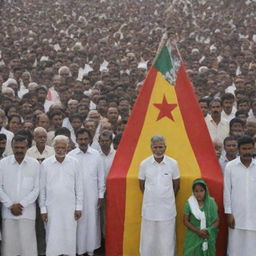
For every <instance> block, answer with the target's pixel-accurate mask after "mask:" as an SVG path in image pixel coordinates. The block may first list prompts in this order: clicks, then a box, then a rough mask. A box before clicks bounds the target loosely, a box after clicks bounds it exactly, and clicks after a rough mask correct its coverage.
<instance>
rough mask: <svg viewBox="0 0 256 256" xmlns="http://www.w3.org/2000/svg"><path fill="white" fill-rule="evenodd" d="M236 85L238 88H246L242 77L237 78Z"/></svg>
mask: <svg viewBox="0 0 256 256" xmlns="http://www.w3.org/2000/svg"><path fill="white" fill-rule="evenodd" d="M235 86H236V88H237V89H238V90H242V89H244V79H242V78H237V79H235Z"/></svg>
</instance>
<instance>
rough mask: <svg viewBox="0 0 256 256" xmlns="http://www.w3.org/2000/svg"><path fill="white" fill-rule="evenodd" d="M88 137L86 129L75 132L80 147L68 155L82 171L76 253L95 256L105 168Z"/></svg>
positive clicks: (103, 191)
mask: <svg viewBox="0 0 256 256" xmlns="http://www.w3.org/2000/svg"><path fill="white" fill-rule="evenodd" d="M90 141H91V134H90V132H89V131H88V130H86V129H85V128H80V129H78V130H77V131H76V142H77V144H78V145H79V147H78V148H75V149H74V150H72V151H71V152H69V156H72V157H74V158H76V159H77V160H78V162H79V168H80V170H81V176H82V177H81V180H82V183H83V196H84V201H83V209H85V214H84V215H82V217H81V219H79V221H78V225H77V254H78V255H84V254H85V253H87V255H88V256H93V255H94V250H96V249H98V248H99V247H100V245H101V244H100V242H101V232H100V208H101V207H102V205H103V202H104V193H105V166H104V162H103V159H102V158H101V156H100V153H99V152H98V151H96V150H94V149H93V148H91V147H90V146H89V145H90Z"/></svg>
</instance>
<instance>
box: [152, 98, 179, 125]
mask: <svg viewBox="0 0 256 256" xmlns="http://www.w3.org/2000/svg"><path fill="white" fill-rule="evenodd" d="M154 106H155V107H156V108H158V109H159V110H160V112H159V114H158V117H157V121H158V120H160V119H162V118H164V117H167V118H169V119H171V120H172V121H174V118H173V116H172V111H173V110H174V109H175V108H176V107H177V104H169V103H168V102H167V100H166V97H165V95H164V97H163V101H162V103H161V104H156V103H155V104H154Z"/></svg>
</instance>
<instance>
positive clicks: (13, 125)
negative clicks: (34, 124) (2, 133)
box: [8, 116, 21, 133]
mask: <svg viewBox="0 0 256 256" xmlns="http://www.w3.org/2000/svg"><path fill="white" fill-rule="evenodd" d="M8 126H9V130H10V131H11V132H13V133H16V132H17V131H18V130H19V129H20V128H21V122H20V119H19V118H18V117H16V116H15V117H13V118H12V119H11V120H10V122H9V123H8Z"/></svg>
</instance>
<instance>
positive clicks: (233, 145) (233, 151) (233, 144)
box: [224, 140, 238, 157]
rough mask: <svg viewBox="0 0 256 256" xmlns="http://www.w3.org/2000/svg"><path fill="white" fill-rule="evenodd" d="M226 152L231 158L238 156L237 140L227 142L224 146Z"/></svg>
mask: <svg viewBox="0 0 256 256" xmlns="http://www.w3.org/2000/svg"><path fill="white" fill-rule="evenodd" d="M224 150H225V151H226V154H227V155H229V156H233V157H234V156H236V155H237V152H238V148H237V141H236V140H229V141H226V142H225V144H224Z"/></svg>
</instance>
